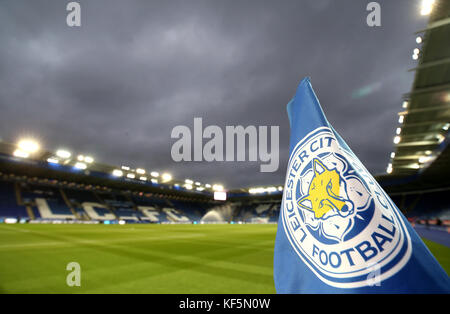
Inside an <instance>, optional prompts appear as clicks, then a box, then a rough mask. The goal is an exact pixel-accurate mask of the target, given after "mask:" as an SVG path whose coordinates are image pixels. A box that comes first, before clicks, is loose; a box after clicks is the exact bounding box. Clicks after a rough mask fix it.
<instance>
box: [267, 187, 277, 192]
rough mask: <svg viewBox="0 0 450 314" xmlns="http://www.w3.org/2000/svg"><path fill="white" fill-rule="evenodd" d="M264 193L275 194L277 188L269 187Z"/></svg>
mask: <svg viewBox="0 0 450 314" xmlns="http://www.w3.org/2000/svg"><path fill="white" fill-rule="evenodd" d="M266 191H267V192H269V193H272V192H276V191H277V188H276V187H274V186H270V187H268V188H267V189H266Z"/></svg>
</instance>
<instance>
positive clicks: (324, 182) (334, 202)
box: [297, 158, 354, 219]
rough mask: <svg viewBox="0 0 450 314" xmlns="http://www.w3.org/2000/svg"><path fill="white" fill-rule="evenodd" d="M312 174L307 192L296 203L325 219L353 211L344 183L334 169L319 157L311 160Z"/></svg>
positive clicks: (316, 217)
mask: <svg viewBox="0 0 450 314" xmlns="http://www.w3.org/2000/svg"><path fill="white" fill-rule="evenodd" d="M313 171H314V176H313V178H312V180H311V183H310V185H309V189H308V194H307V195H305V196H303V197H302V198H301V199H299V200H298V202H297V204H298V205H299V206H300V207H301V208H303V209H306V210H309V211H312V212H313V213H314V218H315V219H327V218H329V217H331V216H334V215H339V216H341V217H346V216H348V215H350V214H352V213H353V210H354V204H353V202H352V201H351V200H350V199H348V197H346V195H347V193H346V184H345V181H344V180H343V179H341V177H340V175H339V173H338V172H337V170H336V169H333V170H330V169H328V168H327V167H326V166H325V165H324V164H323V163H322V162H321V161H320V160H319V159H317V158H315V159H314V160H313Z"/></svg>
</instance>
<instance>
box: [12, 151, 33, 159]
mask: <svg viewBox="0 0 450 314" xmlns="http://www.w3.org/2000/svg"><path fill="white" fill-rule="evenodd" d="M13 155H14V157H20V158H28V157H30V154H29V153H27V152H24V151H23V150H21V149H16V150H15V151H14V153H13Z"/></svg>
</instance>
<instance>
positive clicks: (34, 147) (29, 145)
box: [17, 139, 39, 153]
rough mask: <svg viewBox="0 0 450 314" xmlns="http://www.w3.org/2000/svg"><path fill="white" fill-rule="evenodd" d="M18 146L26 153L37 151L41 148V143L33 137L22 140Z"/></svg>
mask: <svg viewBox="0 0 450 314" xmlns="http://www.w3.org/2000/svg"><path fill="white" fill-rule="evenodd" d="M17 146H18V147H19V148H20V150H21V151H23V152H26V153H35V152H37V151H38V150H39V144H38V143H37V142H36V141H34V140H31V139H24V140H20V141H19V143H18V144H17Z"/></svg>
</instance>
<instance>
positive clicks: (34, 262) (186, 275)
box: [0, 224, 276, 293]
mask: <svg viewBox="0 0 450 314" xmlns="http://www.w3.org/2000/svg"><path fill="white" fill-rule="evenodd" d="M275 232H276V226H275V225H124V226H119V225H4V224H0V293H39V292H41V293H274V292H275V289H274V284H273V277H272V268H273V247H274V239H275ZM69 262H78V263H79V264H80V266H81V287H68V286H67V285H66V276H67V275H68V274H69V271H66V265H67V264H68V263H69Z"/></svg>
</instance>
